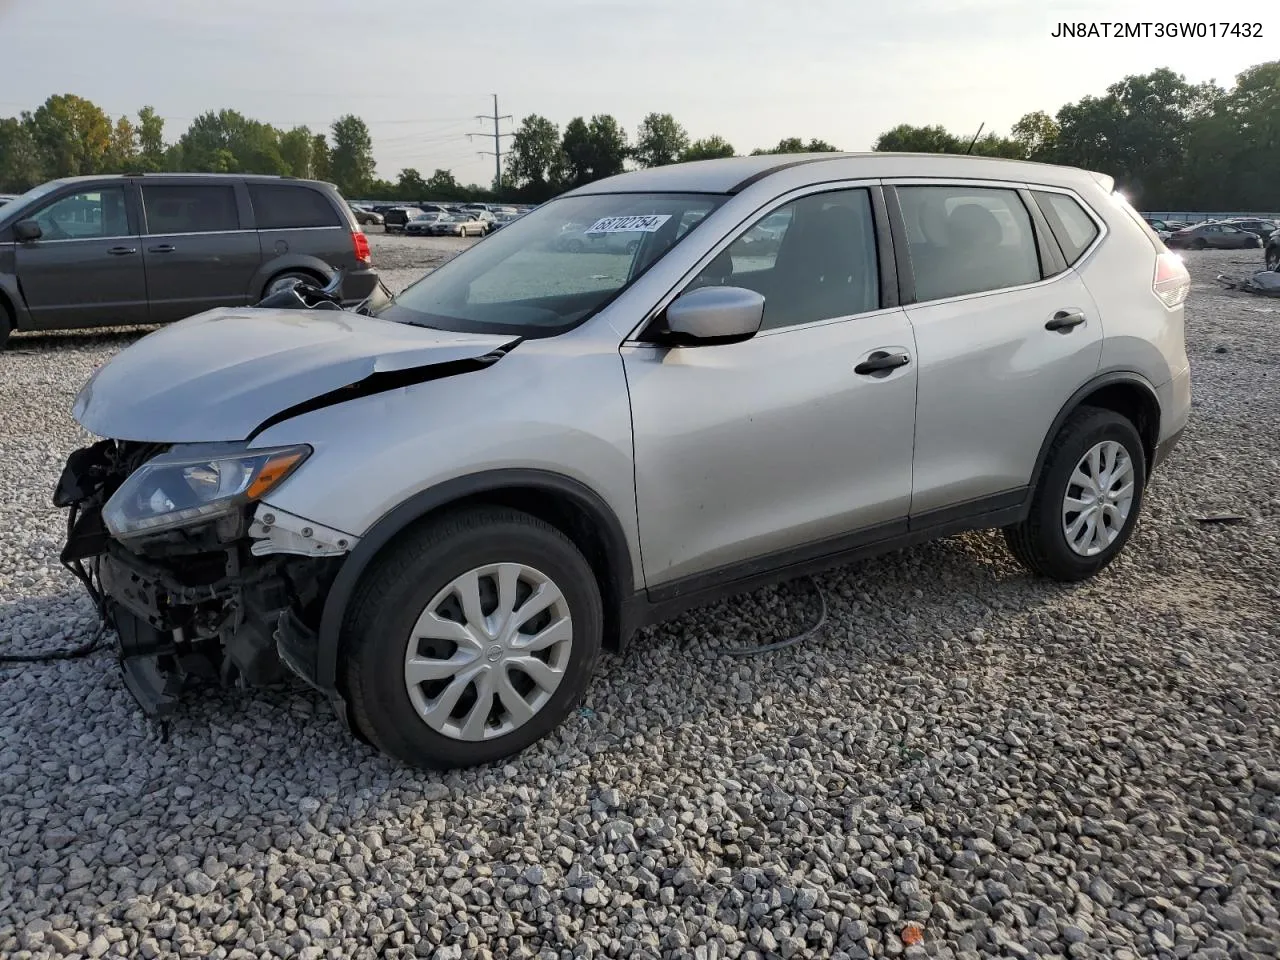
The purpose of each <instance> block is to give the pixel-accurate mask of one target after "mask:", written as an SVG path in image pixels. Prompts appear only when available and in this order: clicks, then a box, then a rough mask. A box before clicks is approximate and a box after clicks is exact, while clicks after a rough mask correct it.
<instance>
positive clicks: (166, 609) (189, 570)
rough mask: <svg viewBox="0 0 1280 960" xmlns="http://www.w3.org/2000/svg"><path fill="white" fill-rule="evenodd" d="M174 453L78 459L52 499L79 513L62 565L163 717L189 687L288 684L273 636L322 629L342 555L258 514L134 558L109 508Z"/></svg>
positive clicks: (187, 531) (121, 445)
mask: <svg viewBox="0 0 1280 960" xmlns="http://www.w3.org/2000/svg"><path fill="white" fill-rule="evenodd" d="M165 452H167V451H166V448H165V447H164V446H163V445H159V444H148V443H136V442H128V441H116V440H103V441H100V442H98V443H96V444H94V445H93V446H90V447H85V448H83V449H80V450H77V451H75V452H74V453H73V454H72V455H71V457H70V458H69V459H68V462H67V465H66V467H65V469H64V471H63V474H62V477H61V479H60V481H59V483H58V487H57V491H56V493H55V495H54V503H55V505H57V506H61V507H69V508H70V510H71V519H70V528H69V534H68V538H67V544H66V546H65V547H64V549H63V551H62V560H63V562H64V563H65V564H67V565H68V566H70V567H72V568H73V569H75V568H76V567H78V568H79V569H80V571H82V573H83V576H82V577H81V579H82V580H83V581H84V582H85V584H86V586H87V587H88V588H89V589H90V592H91V594H92V595H93V596H94V600H95V602H96V603H97V604H98V607H99V611H100V612H101V613H102V615H103V616H104V618H105V619H106V620H107V622H108V623H109V625H110V626H112V627H114V628H115V630H116V632H117V633H118V634H119V638H120V646H119V658H120V663H121V667H122V668H123V670H124V676H125V681H126V684H127V685H128V687H129V690H130V691H131V692H132V693H133V695H134V696H135V698H137V700H138V702H139V703H140V704H141V705H142V707H143V709H144V710H145V711H146V712H147V713H148V714H149V715H152V716H160V717H163V716H165V715H166V714H167V713H168V712H169V711H170V710H171V709H172V707H173V706H174V705H175V703H176V701H177V699H178V697H179V695H180V694H181V692H182V691H183V690H184V689H185V688H186V687H187V686H188V685H189V683H190V682H192V681H214V682H218V683H221V684H224V685H229V686H259V685H264V684H270V683H274V682H276V681H279V680H280V679H282V677H283V676H284V671H283V667H282V664H281V661H280V660H279V658H278V656H277V654H276V641H275V625H276V624H277V623H278V621H279V619H280V617H281V615H282V614H283V613H284V612H285V611H286V610H290V609H291V610H293V611H294V614H295V616H297V617H298V618H299V619H300V620H302V621H303V622H315V621H316V620H318V617H319V604H320V602H321V601H322V598H323V596H324V591H325V589H326V587H327V585H328V584H329V583H330V582H332V578H333V576H334V575H335V574H336V571H337V564H338V563H339V561H338V560H337V559H335V557H336V556H338V555H340V554H341V553H343V552H345V549H343V548H339V547H338V546H337V541H336V540H334V541H333V542H331V543H329V544H328V549H326V548H325V547H326V545H325V544H324V543H323V542H321V541H318V540H315V539H314V533H315V531H313V530H311V529H310V528H304V529H307V532H308V533H309V534H312V535H313V536H312V537H310V538H303V537H301V535H300V534H298V533H296V532H294V531H290V530H288V529H284V530H283V532H282V534H277V532H276V525H275V523H273V522H263V521H264V520H271V521H274V520H276V519H278V518H277V517H276V516H274V515H272V514H270V513H267V512H263V511H262V508H261V507H258V508H257V511H258V512H259V513H262V517H260V518H258V519H255V518H254V516H253V515H252V514H253V512H254V506H253V505H246V506H244V507H242V508H240V509H239V510H236V511H234V512H229V513H225V514H222V515H220V516H218V517H217V518H216V519H212V520H210V521H209V522H208V523H205V524H201V525H199V526H195V527H184V528H180V529H172V530H166V531H161V532H158V533H155V534H151V535H148V536H144V537H139V538H136V539H132V540H130V541H129V544H128V545H127V546H126V545H125V544H123V543H122V542H120V541H119V540H118V539H116V538H114V537H113V536H111V534H110V532H109V531H108V529H107V527H106V525H105V523H104V520H103V508H104V506H105V505H106V503H107V501H108V500H109V499H110V498H111V497H112V496H113V495H114V494H115V493H116V492H117V491H118V490H119V488H120V487H121V485H122V484H123V483H124V482H125V480H126V479H127V478H128V477H129V476H131V475H133V474H134V473H136V472H137V471H138V470H139V469H140V468H141V467H142V466H143V465H144V464H145V463H147V462H148V461H150V460H152V459H154V458H155V457H157V456H159V455H161V454H163V453H165ZM308 540H309V541H310V542H309V543H308V542H307V541H308ZM284 550H295V551H297V553H303V554H304V555H302V556H299V555H297V553H286V552H283V551H284ZM276 551H280V552H276ZM326 554H328V555H327V556H326Z"/></svg>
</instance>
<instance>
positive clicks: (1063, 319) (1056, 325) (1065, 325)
mask: <svg viewBox="0 0 1280 960" xmlns="http://www.w3.org/2000/svg"><path fill="white" fill-rule="evenodd" d="M1085 319H1086V317H1085V315H1084V311H1083V310H1059V311H1058V312H1057V313H1055V314H1054V315H1053V317H1052V319H1050V320H1049V322H1048V323H1046V324H1045V325H1044V328H1045V329H1046V330H1063V331H1066V332H1070V331H1071V329H1072V328H1073V327H1078V326H1080V324H1082V323H1084V322H1085Z"/></svg>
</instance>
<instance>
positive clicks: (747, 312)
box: [667, 287, 764, 343]
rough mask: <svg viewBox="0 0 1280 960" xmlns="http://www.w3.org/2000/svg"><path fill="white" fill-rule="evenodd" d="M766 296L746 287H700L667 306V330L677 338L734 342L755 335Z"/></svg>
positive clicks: (762, 314) (709, 341)
mask: <svg viewBox="0 0 1280 960" xmlns="http://www.w3.org/2000/svg"><path fill="white" fill-rule="evenodd" d="M763 319H764V297H763V296H762V295H760V294H759V293H756V291H754V290H748V289H746V288H745V287H699V288H698V289H697V290H691V291H690V292H688V293H686V294H685V295H684V296H682V297H678V298H676V299H675V300H674V301H672V303H671V305H670V306H668V307H667V330H669V331H670V333H671V334H672V336H673V337H674V338H676V339H677V340H682V339H686V338H687V339H690V340H692V341H695V342H697V343H733V342H736V341H738V340H746V339H749V338H750V337H753V336H755V335H756V334H757V333H758V332H759V331H760V321H761V320H763Z"/></svg>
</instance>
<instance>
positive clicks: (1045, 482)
mask: <svg viewBox="0 0 1280 960" xmlns="http://www.w3.org/2000/svg"><path fill="white" fill-rule="evenodd" d="M1104 440H1115V441H1117V442H1118V443H1120V444H1121V445H1122V446H1123V447H1124V449H1125V451H1126V452H1127V453H1128V454H1129V459H1130V460H1131V461H1132V462H1133V471H1134V478H1133V483H1134V494H1133V504H1132V506H1131V507H1130V509H1129V516H1128V517H1127V518H1126V519H1125V523H1124V526H1123V527H1122V528H1121V530H1120V534H1119V536H1117V537H1116V539H1115V540H1114V541H1113V542H1112V543H1111V544H1110V545H1109V546H1107V547H1106V548H1105V549H1104V550H1103V551H1102V552H1101V553H1099V554H1097V555H1096V556H1092V557H1085V556H1081V555H1080V554H1078V553H1076V552H1075V551H1073V550H1072V549H1071V547H1070V545H1069V544H1068V543H1067V535H1066V533H1065V532H1064V531H1063V529H1062V520H1063V518H1062V505H1063V499H1064V498H1065V497H1066V494H1067V485H1068V483H1069V481H1070V479H1071V475H1072V473H1073V472H1074V471H1075V468H1076V464H1078V463H1079V462H1080V459H1081V458H1082V457H1083V456H1084V455H1085V454H1086V453H1087V452H1088V451H1089V450H1090V449H1091V448H1092V447H1093V446H1094V445H1095V444H1098V443H1101V442H1103V441H1104ZM1146 482H1147V461H1146V454H1145V453H1144V452H1143V448H1142V438H1141V437H1140V436H1139V435H1138V431H1137V428H1136V427H1134V425H1133V423H1132V422H1130V421H1129V420H1127V419H1126V418H1125V417H1122V416H1120V414H1118V413H1115V412H1114V411H1111V410H1103V409H1101V408H1099V407H1081V408H1080V409H1078V410H1076V411H1075V412H1074V413H1072V414H1071V416H1070V417H1068V418H1067V422H1066V423H1064V424H1063V425H1062V429H1061V430H1060V431H1059V432H1058V435H1057V436H1056V437H1055V438H1054V440H1053V443H1052V445H1051V446H1050V447H1049V453H1048V456H1046V457H1045V462H1044V467H1043V468H1042V470H1041V471H1040V480H1039V482H1038V483H1037V484H1036V489H1035V493H1034V494H1033V496H1032V499H1031V509H1030V511H1029V512H1028V514H1027V518H1026V519H1025V520H1024V521H1022V523H1020V524H1016V525H1015V526H1011V527H1005V529H1004V538H1005V542H1006V543H1007V544H1008V545H1009V549H1010V551H1012V553H1013V555H1014V557H1015V558H1016V559H1017V560H1018V562H1019V563H1021V564H1022V565H1023V566H1024V567H1026V568H1027V569H1028V570H1029V571H1031V572H1032V573H1034V574H1038V575H1039V576H1042V577H1049V578H1050V579H1053V580H1060V581H1062V582H1065V583H1072V582H1075V581H1078V580H1087V579H1088V578H1089V577H1092V576H1093V575H1094V574H1096V573H1097V572H1098V571H1099V570H1101V569H1102V568H1103V567H1105V566H1106V565H1107V564H1109V563H1110V562H1111V561H1112V560H1114V559H1115V558H1116V556H1117V555H1118V554H1119V553H1120V551H1121V550H1122V549H1124V545H1125V543H1126V542H1128V540H1129V537H1130V535H1131V534H1132V533H1133V528H1134V526H1135V525H1136V524H1137V522H1138V515H1139V513H1141V511H1142V498H1143V493H1144V489H1145V487H1146Z"/></svg>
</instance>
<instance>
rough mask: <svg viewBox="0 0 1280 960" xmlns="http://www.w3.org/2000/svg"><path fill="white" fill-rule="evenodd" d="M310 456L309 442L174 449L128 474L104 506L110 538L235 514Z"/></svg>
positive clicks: (136, 535) (156, 531)
mask: <svg viewBox="0 0 1280 960" xmlns="http://www.w3.org/2000/svg"><path fill="white" fill-rule="evenodd" d="M310 455H311V448H310V447H308V446H305V445H300V446H294V447H272V448H267V449H262V450H245V449H244V448H243V447H239V446H233V445H228V444H209V445H201V444H194V445H184V446H180V447H174V448H173V449H172V450H170V451H169V452H168V453H164V454H161V455H160V456H158V457H155V458H154V459H152V460H148V461H147V462H146V463H145V464H143V465H142V466H141V467H139V468H138V469H137V470H135V471H134V472H133V473H132V474H130V475H129V478H128V479H127V480H125V482H124V483H122V484H121V485H120V488H119V489H118V490H116V492H115V493H114V494H113V495H112V496H111V499H110V500H108V501H107V504H106V506H105V507H103V508H102V519H103V522H104V523H106V525H107V529H108V530H109V531H111V534H112V536H115V537H117V538H119V539H122V540H127V539H129V538H131V537H140V536H146V535H148V534H153V533H160V532H162V531H164V530H173V529H175V528H178V527H190V526H194V525H196V524H200V523H204V522H206V521H209V520H213V519H217V518H218V517H222V516H227V515H229V514H234V513H235V512H236V511H237V510H239V509H240V508H242V507H243V506H244V505H245V504H247V503H249V502H250V501H252V500H258V499H260V498H261V497H264V496H266V494H267V492H268V491H270V490H271V489H272V488H273V487H275V486H277V485H278V484H279V483H280V482H281V481H282V480H284V478H285V477H287V476H289V474H291V473H292V472H293V471H294V470H296V469H297V468H298V466H299V465H300V464H301V463H302V461H304V460H305V459H306V458H307V457H308V456H310Z"/></svg>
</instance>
